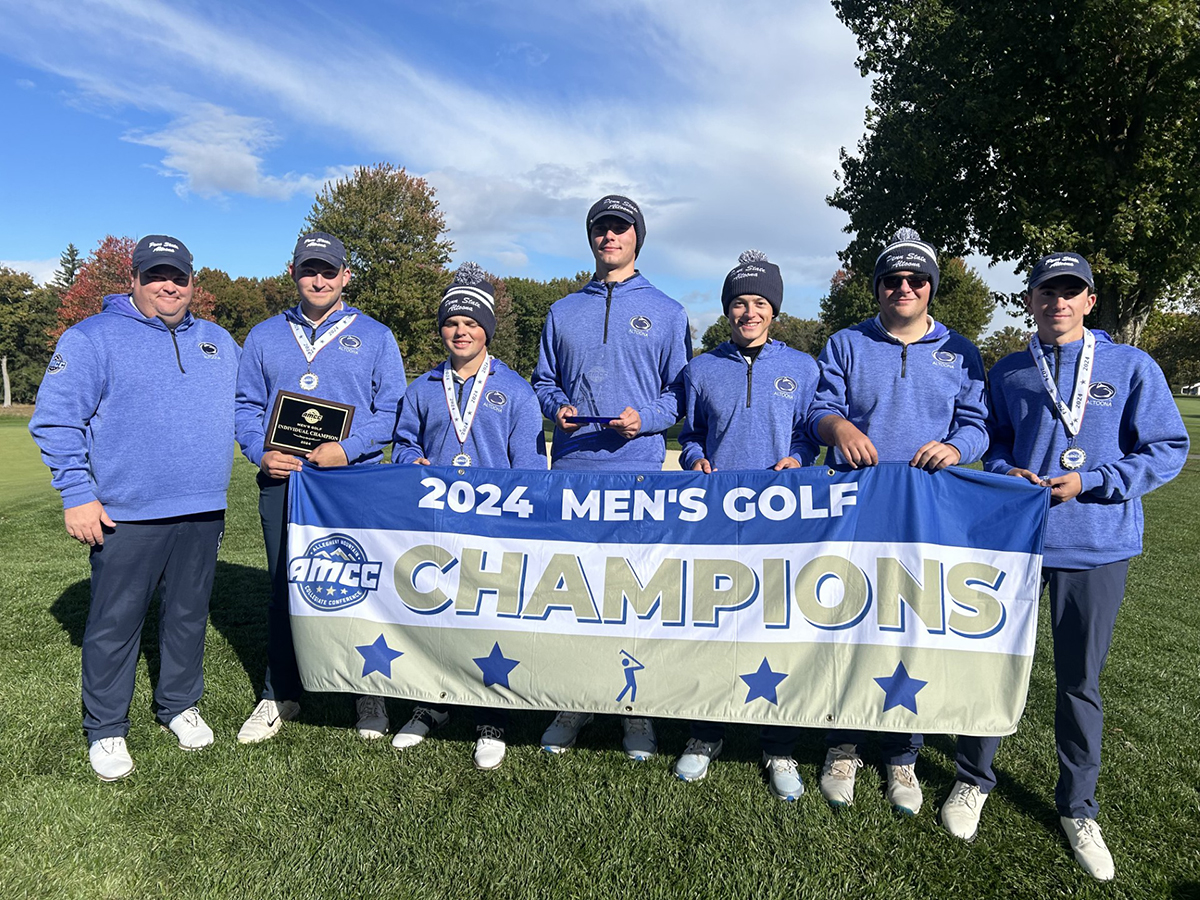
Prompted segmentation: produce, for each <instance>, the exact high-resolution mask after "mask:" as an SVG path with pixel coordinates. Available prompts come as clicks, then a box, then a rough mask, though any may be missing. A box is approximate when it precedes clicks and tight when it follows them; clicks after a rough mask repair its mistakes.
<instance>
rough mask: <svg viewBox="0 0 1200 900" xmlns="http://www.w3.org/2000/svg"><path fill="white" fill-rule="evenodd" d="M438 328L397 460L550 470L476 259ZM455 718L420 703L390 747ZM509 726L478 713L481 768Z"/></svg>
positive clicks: (497, 759) (454, 286)
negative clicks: (497, 349)
mask: <svg viewBox="0 0 1200 900" xmlns="http://www.w3.org/2000/svg"><path fill="white" fill-rule="evenodd" d="M438 329H439V331H440V332H441V338H442V343H443V344H444V345H445V347H446V351H447V353H448V354H449V357H448V358H447V360H446V361H445V362H443V363H441V364H439V365H438V366H437V367H435V368H434V369H433V370H431V371H429V372H426V373H425V374H424V375H422V376H421V377H420V378H418V379H416V380H415V381H414V382H413V383H412V386H411V387H410V388H409V389H408V392H407V393H406V394H405V395H404V402H403V403H402V404H401V407H400V419H399V421H398V422H397V423H396V440H395V447H394V448H393V450H392V462H395V463H416V464H418V465H424V466H428V465H435V466H479V467H482V468H487V469H534V470H538V471H542V472H545V471H546V438H545V435H544V433H543V431H542V411H541V408H540V407H539V406H538V401H537V396H536V395H535V394H534V393H533V389H532V388H531V387H530V386H529V384H528V383H527V382H526V381H525V379H524V378H522V377H521V376H520V375H518V374H517V373H516V372H514V371H513V370H512V369H510V368H509V367H508V366H506V365H505V364H504V363H502V362H501V361H500V360H498V359H496V358H495V357H494V356H492V355H491V354H490V353H489V352H488V344H490V343H491V340H492V335H493V334H495V332H496V313H495V291H494V289H493V287H492V285H491V284H490V283H489V282H488V281H487V280H486V278H485V277H484V273H483V270H482V269H480V268H479V266H477V265H476V264H475V263H464V264H463V265H461V266H460V267H459V269H458V271H457V272H456V273H455V275H454V280H453V282H451V284H450V286H449V287H448V288H446V291H445V293H444V294H443V295H442V302H441V305H440V306H439V307H438ZM449 718H450V710H449V708H448V707H446V706H443V705H438V704H432V703H428V704H424V705H421V706H417V707H416V708H414V709H413V714H412V718H411V719H409V721H408V723H407V724H405V725H404V726H402V727H401V728H400V730H399V731H397V732H396V736H395V737H394V738H392V746H393V747H395V748H396V749H397V750H405V749H407V748H409V747H415V746H416V745H417V744H419V743H421V741H423V740H424V739H425V736H426V735H427V734H429V732H430V731H432V730H433V729H434V728H438V727H440V726H442V725H444V724H446V722H447V721H448V720H449ZM506 724H507V716H505V714H504V713H503V711H501V710H495V709H477V710H476V712H475V730H476V732H477V735H478V737H477V738H476V741H475V750H474V753H473V758H474V761H475V766H476V768H479V769H483V770H490V769H495V768H497V767H498V766H499V765H500V764H501V763H502V762H503V761H504V753H505V742H504V728H505V726H506Z"/></svg>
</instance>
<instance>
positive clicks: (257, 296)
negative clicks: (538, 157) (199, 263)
mask: <svg viewBox="0 0 1200 900" xmlns="http://www.w3.org/2000/svg"><path fill="white" fill-rule="evenodd" d="M196 286H197V287H201V288H203V289H204V290H206V291H207V292H208V293H209V294H211V295H212V297H213V306H212V318H213V321H214V322H216V323H217V324H218V325H220V326H221V327H222V328H224V329H225V330H226V331H228V332H229V333H230V334H231V335H233V339H234V340H235V341H237V342H238V343H239V344H243V343H245V342H246V335H248V334H249V333H250V329H251V328H253V327H254V326H255V325H257V324H258V323H259V322H261V321H263V320H264V319H266V318H267V317H268V315H269V313H268V312H267V301H266V297H265V295H264V290H263V284H262V282H260V281H259V279H257V278H247V277H245V276H242V277H240V278H230V277H229V276H228V275H227V274H226V273H225V272H222V271H221V270H220V269H210V268H208V267H205V268H203V269H198V270H197V271H196ZM294 293H295V290H294V289H293V294H294Z"/></svg>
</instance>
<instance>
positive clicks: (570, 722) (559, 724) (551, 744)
mask: <svg viewBox="0 0 1200 900" xmlns="http://www.w3.org/2000/svg"><path fill="white" fill-rule="evenodd" d="M593 718H594V717H593V716H592V714H591V713H573V712H560V713H559V714H558V715H557V716H555V717H554V721H553V722H551V723H550V727H549V728H547V729H546V730H545V731H544V732H542V749H543V750H545V751H546V752H547V753H566V752H567V751H568V750H570V749H571V748H572V747H573V746H575V739H576V738H577V737H579V732H580V731H581V730H583V726H584V725H586V724H588V723H589V722H590V721H592V719H593Z"/></svg>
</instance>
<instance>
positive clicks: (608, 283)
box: [604, 281, 613, 344]
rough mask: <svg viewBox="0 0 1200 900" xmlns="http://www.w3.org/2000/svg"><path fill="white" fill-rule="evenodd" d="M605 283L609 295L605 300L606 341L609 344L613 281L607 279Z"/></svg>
mask: <svg viewBox="0 0 1200 900" xmlns="http://www.w3.org/2000/svg"><path fill="white" fill-rule="evenodd" d="M604 285H605V287H606V288H607V289H608V297H607V298H606V299H605V301H604V343H606V344H607V343H608V313H609V310H611V309H612V291H613V282H611V281H606V282H604Z"/></svg>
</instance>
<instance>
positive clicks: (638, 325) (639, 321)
mask: <svg viewBox="0 0 1200 900" xmlns="http://www.w3.org/2000/svg"><path fill="white" fill-rule="evenodd" d="M652 324H653V323H651V321H650V320H649V319H647V318H646V317H645V316H634V317H633V318H632V319H630V320H629V327H630V328H632V329H633V330H634V331H640V332H641V333H642V334H645V333H646V332H647V331H649V330H650V326H651V325H652Z"/></svg>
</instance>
